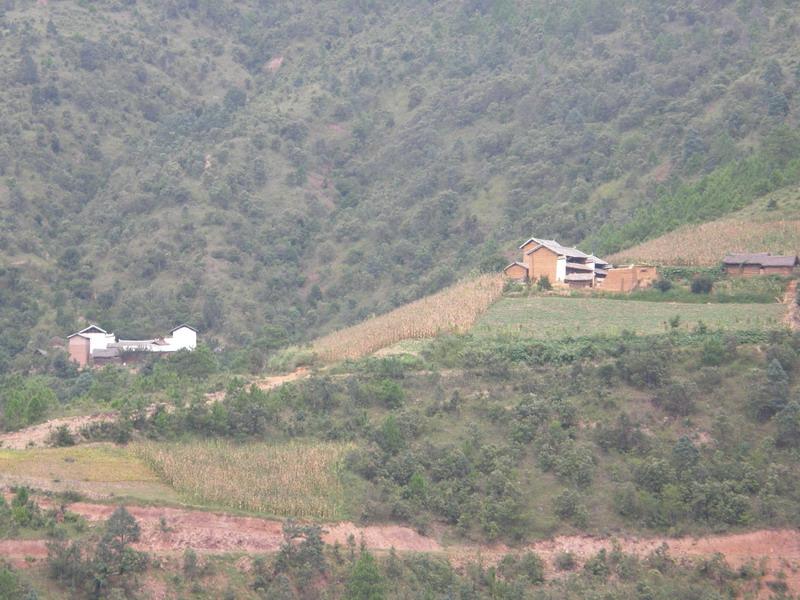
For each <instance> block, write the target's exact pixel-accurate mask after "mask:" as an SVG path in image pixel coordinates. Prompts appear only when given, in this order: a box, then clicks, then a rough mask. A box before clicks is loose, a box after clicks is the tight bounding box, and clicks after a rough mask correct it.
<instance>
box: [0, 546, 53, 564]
mask: <svg viewBox="0 0 800 600" xmlns="http://www.w3.org/2000/svg"><path fill="white" fill-rule="evenodd" d="M0 557H2V558H3V559H4V560H7V561H8V562H10V563H11V566H13V567H17V568H23V567H27V566H29V565H31V564H35V562H36V561H39V560H42V559H45V558H47V542H46V541H45V540H0Z"/></svg>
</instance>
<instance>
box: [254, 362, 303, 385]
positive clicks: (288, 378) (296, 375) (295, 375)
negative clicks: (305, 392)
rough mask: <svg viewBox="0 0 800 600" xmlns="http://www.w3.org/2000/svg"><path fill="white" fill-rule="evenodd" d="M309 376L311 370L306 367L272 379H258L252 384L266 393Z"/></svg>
mask: <svg viewBox="0 0 800 600" xmlns="http://www.w3.org/2000/svg"><path fill="white" fill-rule="evenodd" d="M310 376H311V370H310V369H309V368H308V367H300V368H299V369H297V370H296V371H294V372H292V373H288V374H286V375H274V376H272V377H264V378H263V379H259V380H257V381H255V382H254V383H255V384H256V386H258V388H259V389H261V390H264V391H267V390H274V389H275V388H278V387H281V386H282V385H283V384H285V383H291V382H292V381H298V380H299V379H305V378H306V377H310Z"/></svg>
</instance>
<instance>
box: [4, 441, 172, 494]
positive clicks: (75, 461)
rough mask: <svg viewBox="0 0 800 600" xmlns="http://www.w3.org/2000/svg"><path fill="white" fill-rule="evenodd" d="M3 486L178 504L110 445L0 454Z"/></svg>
mask: <svg viewBox="0 0 800 600" xmlns="http://www.w3.org/2000/svg"><path fill="white" fill-rule="evenodd" d="M0 483H6V484H9V485H29V486H31V487H36V488H41V489H49V490H53V491H67V490H72V491H76V492H80V493H82V494H86V495H89V496H93V497H99V496H121V497H131V498H138V499H141V500H146V501H154V500H161V501H168V502H171V501H177V499H178V496H177V494H176V493H175V492H174V491H173V490H172V489H171V488H169V487H168V486H166V485H164V484H163V483H161V481H160V479H159V478H158V476H157V475H156V474H155V473H154V472H153V471H152V470H151V469H150V468H149V467H148V466H147V465H146V464H145V463H144V462H143V461H142V460H141V459H139V458H137V457H136V456H133V455H132V454H131V453H130V452H129V451H128V450H127V449H125V448H119V447H116V446H112V445H110V444H92V445H86V446H75V447H72V448H36V449H29V450H0Z"/></svg>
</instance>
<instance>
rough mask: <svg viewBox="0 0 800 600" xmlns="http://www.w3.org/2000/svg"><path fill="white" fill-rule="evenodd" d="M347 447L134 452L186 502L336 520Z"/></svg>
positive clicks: (203, 446) (164, 447)
mask: <svg viewBox="0 0 800 600" xmlns="http://www.w3.org/2000/svg"><path fill="white" fill-rule="evenodd" d="M352 447H353V446H352V445H351V444H342V443H332V442H318V443H313V444H311V443H302V442H291V443H287V444H263V443H259V444H245V445H236V444H231V443H228V442H221V441H207V442H191V443H169V444H163V443H153V442H148V443H142V444H139V445H137V446H136V448H135V452H136V453H137V454H138V455H139V456H141V457H142V458H143V459H144V460H145V462H147V463H148V464H149V465H150V467H151V468H152V469H153V470H154V471H155V472H156V473H157V474H158V475H159V476H160V477H161V478H162V479H163V480H164V481H165V482H166V483H168V484H169V485H171V486H172V487H173V488H175V489H176V490H177V491H178V492H180V493H181V494H182V495H183V496H184V497H186V499H187V500H189V501H190V502H196V503H200V504H211V505H215V506H222V507H228V508H234V509H240V510H246V511H250V512H257V513H263V514H268V515H273V516H292V517H298V518H306V519H325V520H331V519H339V518H342V517H343V516H344V515H343V514H342V511H343V503H344V500H343V495H344V491H343V488H342V484H341V482H340V480H339V465H340V464H341V461H342V459H343V458H344V455H345V453H346V452H347V451H348V450H350V449H351V448H352Z"/></svg>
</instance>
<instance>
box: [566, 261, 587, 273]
mask: <svg viewBox="0 0 800 600" xmlns="http://www.w3.org/2000/svg"><path fill="white" fill-rule="evenodd" d="M569 269H574V270H576V271H589V272H592V271H594V267H593V266H592V265H586V264H583V263H571V262H568V263H567V270H569Z"/></svg>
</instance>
